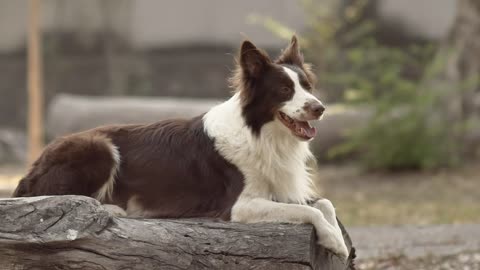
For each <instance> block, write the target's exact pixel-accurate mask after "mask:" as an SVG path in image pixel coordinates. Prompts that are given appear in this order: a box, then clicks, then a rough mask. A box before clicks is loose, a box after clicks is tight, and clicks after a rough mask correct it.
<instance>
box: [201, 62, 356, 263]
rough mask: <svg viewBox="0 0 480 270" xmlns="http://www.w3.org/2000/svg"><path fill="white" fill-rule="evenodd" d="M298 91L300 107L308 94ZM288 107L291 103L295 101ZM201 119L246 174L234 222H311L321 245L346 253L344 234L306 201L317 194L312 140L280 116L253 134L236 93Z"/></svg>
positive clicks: (224, 152) (223, 152)
mask: <svg viewBox="0 0 480 270" xmlns="http://www.w3.org/2000/svg"><path fill="white" fill-rule="evenodd" d="M292 72H293V71H292ZM295 75H296V73H295ZM297 82H298V75H297ZM297 82H296V83H297ZM298 84H299V83H298ZM296 90H297V89H296ZM299 90H300V91H303V92H305V93H302V94H299V95H298V96H297V99H296V100H295V102H296V103H295V104H296V105H298V106H300V108H301V107H303V105H304V104H303V103H301V104H300V102H299V101H298V100H301V99H302V98H303V97H309V95H307V94H309V93H308V92H306V91H305V90H303V89H299ZM312 97H313V96H312ZM309 98H310V97H309ZM289 106H290V107H292V108H293V103H291V104H290V105H289ZM300 108H296V109H295V111H296V110H297V109H300ZM203 121H204V126H205V131H206V133H207V134H208V135H209V136H210V137H212V138H214V140H215V148H216V150H217V151H218V152H219V153H220V154H221V155H222V156H223V157H224V158H226V159H227V160H228V161H230V162H231V163H232V164H234V165H236V166H237V168H238V169H239V170H240V171H241V172H242V173H243V175H244V176H245V186H244V189H243V191H242V193H241V194H240V196H239V198H238V200H237V202H236V203H235V205H234V206H233V208H232V220H233V221H238V222H247V223H248V222H291V223H311V224H313V225H314V226H315V228H316V231H317V234H318V236H319V239H320V244H322V245H324V246H326V247H327V248H330V249H332V250H333V251H334V252H336V253H338V254H340V255H341V256H344V257H345V258H346V257H347V255H348V251H347V248H346V246H345V243H344V241H343V237H342V235H341V233H338V231H337V230H336V229H335V228H334V226H332V225H331V224H330V223H329V222H328V221H327V220H326V218H325V217H324V215H323V213H322V212H321V211H320V210H318V209H316V208H314V207H310V206H307V205H304V204H305V203H306V201H307V200H309V199H311V198H313V197H314V195H315V194H314V192H313V189H312V180H311V174H310V173H309V170H308V167H307V165H306V162H307V160H308V159H310V158H312V157H313V156H312V153H311V152H310V150H309V147H308V142H305V141H302V140H299V139H297V138H296V137H295V136H293V135H292V134H291V131H290V130H289V129H287V128H285V126H284V125H283V124H282V123H281V122H280V121H279V120H278V119H277V118H275V120H273V121H271V122H269V123H267V124H265V125H264V126H263V127H262V129H261V131H260V135H259V136H255V135H254V134H253V133H252V132H251V130H250V129H249V127H247V125H246V124H245V121H244V119H243V117H242V114H241V101H240V96H239V94H238V93H237V94H235V95H234V96H233V97H232V98H230V99H229V100H228V101H226V102H224V103H222V104H220V105H217V106H215V107H213V108H212V109H211V110H210V111H209V112H208V113H207V114H205V116H204V117H203Z"/></svg>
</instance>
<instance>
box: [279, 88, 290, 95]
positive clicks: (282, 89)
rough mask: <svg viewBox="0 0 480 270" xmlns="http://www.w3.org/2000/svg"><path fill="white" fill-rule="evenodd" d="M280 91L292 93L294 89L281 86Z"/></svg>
mask: <svg viewBox="0 0 480 270" xmlns="http://www.w3.org/2000/svg"><path fill="white" fill-rule="evenodd" d="M280 92H282V93H283V94H290V92H292V89H290V88H289V87H286V86H284V87H282V88H280Z"/></svg>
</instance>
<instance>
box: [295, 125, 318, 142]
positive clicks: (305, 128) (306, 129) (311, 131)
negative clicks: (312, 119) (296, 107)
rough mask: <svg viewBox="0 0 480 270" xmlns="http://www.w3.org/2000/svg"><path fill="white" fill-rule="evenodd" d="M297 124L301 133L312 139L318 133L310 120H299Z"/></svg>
mask: <svg viewBox="0 0 480 270" xmlns="http://www.w3.org/2000/svg"><path fill="white" fill-rule="evenodd" d="M297 125H298V126H299V127H300V132H301V135H303V136H305V137H307V138H309V139H311V138H313V137H315V135H317V129H316V128H314V127H312V126H310V124H309V123H308V122H298V123H297Z"/></svg>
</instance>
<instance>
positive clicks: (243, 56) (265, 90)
mask: <svg viewBox="0 0 480 270" xmlns="http://www.w3.org/2000/svg"><path fill="white" fill-rule="evenodd" d="M231 82H232V84H233V86H234V87H235V88H236V89H239V91H240V96H241V100H242V114H243V117H244V118H245V121H246V124H247V125H248V126H249V127H250V128H251V130H252V132H253V133H254V134H256V135H258V134H260V131H261V128H262V127H263V125H265V124H267V123H269V122H272V121H274V123H276V124H278V125H281V126H282V127H281V129H282V130H283V131H285V132H290V133H291V134H293V135H294V136H295V137H297V138H298V139H300V140H310V139H312V138H313V137H314V136H315V135H316V129H315V128H314V127H312V125H311V124H310V123H309V121H314V120H319V119H320V118H321V116H322V115H323V113H324V111H325V107H324V106H323V104H322V102H321V101H320V100H318V99H317V98H316V97H315V96H314V95H313V90H314V87H315V76H314V75H313V73H312V72H311V70H310V68H309V65H308V64H305V63H304V60H303V56H302V54H301V52H300V48H299V45H298V40H297V38H296V37H295V36H293V37H292V40H291V42H290V45H289V46H288V47H287V48H286V49H285V50H284V51H283V52H282V54H281V55H280V56H279V57H278V58H277V59H276V60H274V61H272V60H271V59H270V58H269V57H268V55H267V54H266V53H265V52H263V51H262V50H260V49H258V48H257V47H255V45H254V44H253V43H251V42H250V41H244V42H243V44H242V47H241V50H240V56H239V60H238V67H237V72H236V73H235V75H234V76H233V77H232V81H231Z"/></svg>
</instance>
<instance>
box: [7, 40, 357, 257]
mask: <svg viewBox="0 0 480 270" xmlns="http://www.w3.org/2000/svg"><path fill="white" fill-rule="evenodd" d="M236 66H237V67H236V70H235V71H234V73H233V75H232V77H231V78H230V84H231V86H232V88H233V89H234V93H233V96H232V97H231V98H230V99H228V100H227V101H225V102H223V103H221V104H219V105H216V106H214V107H213V108H211V109H210V110H209V111H208V112H206V113H205V114H203V115H200V116H197V117H194V118H191V119H172V120H164V121H160V122H156V123H152V124H141V125H140V124H139V125H114V126H105V127H99V128H95V129H92V130H88V131H85V132H80V133H76V134H73V135H69V136H65V137H61V138H58V139H56V140H54V141H53V142H52V143H51V144H49V145H48V146H47V147H46V148H45V150H44V151H43V153H42V154H41V156H40V157H39V158H38V160H36V161H35V162H34V163H33V165H32V167H31V169H30V170H29V172H28V174H27V175H26V176H25V177H24V178H23V179H22V180H21V181H20V182H19V185H18V186H17V188H16V190H15V192H14V194H13V196H14V197H24V196H40V195H67V194H73V195H85V196H91V197H93V198H96V199H97V200H99V201H100V202H102V203H103V204H106V205H115V206H117V208H118V207H120V208H121V209H120V210H119V212H123V213H124V214H126V215H128V216H132V217H143V218H187V217H209V218H221V219H224V220H230V221H233V222H243V223H257V222H285V223H311V224H313V226H314V227H315V230H316V233H317V235H318V239H319V244H320V245H322V246H324V247H326V248H327V249H330V250H331V251H333V252H335V253H336V254H338V255H339V256H340V257H342V258H344V259H346V258H347V256H348V250H347V247H346V245H345V242H344V239H343V237H342V232H341V230H340V227H339V225H338V223H337V219H336V214H335V209H334V207H333V205H332V203H331V202H330V201H329V200H327V199H317V200H316V198H317V197H316V195H315V192H314V190H313V184H312V175H311V169H310V167H309V166H308V164H309V162H310V161H311V160H313V159H314V157H313V155H312V153H311V151H310V150H309V141H311V140H312V139H313V138H314V137H315V135H316V129H315V128H314V127H312V125H311V124H310V123H309V122H311V121H316V120H319V119H320V118H321V117H322V115H323V114H324V111H325V107H324V105H323V104H322V102H321V101H320V100H319V99H318V98H316V97H315V96H314V94H313V90H314V87H315V77H314V75H313V73H312V71H311V68H310V66H309V65H308V64H306V63H304V59H303V56H302V54H301V52H300V48H299V44H298V40H297V38H296V37H295V36H293V37H292V40H291V42H290V44H289V45H288V46H287V48H286V49H284V50H283V51H282V53H281V55H280V56H279V57H278V58H277V59H275V60H272V59H270V57H269V56H268V55H267V54H266V53H265V52H264V51H262V50H261V49H258V48H257V47H256V46H255V45H254V44H253V43H252V42H250V41H248V40H247V41H244V42H243V43H242V45H241V49H240V55H239V57H238V59H237V61H236ZM119 214H121V213H119Z"/></svg>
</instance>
